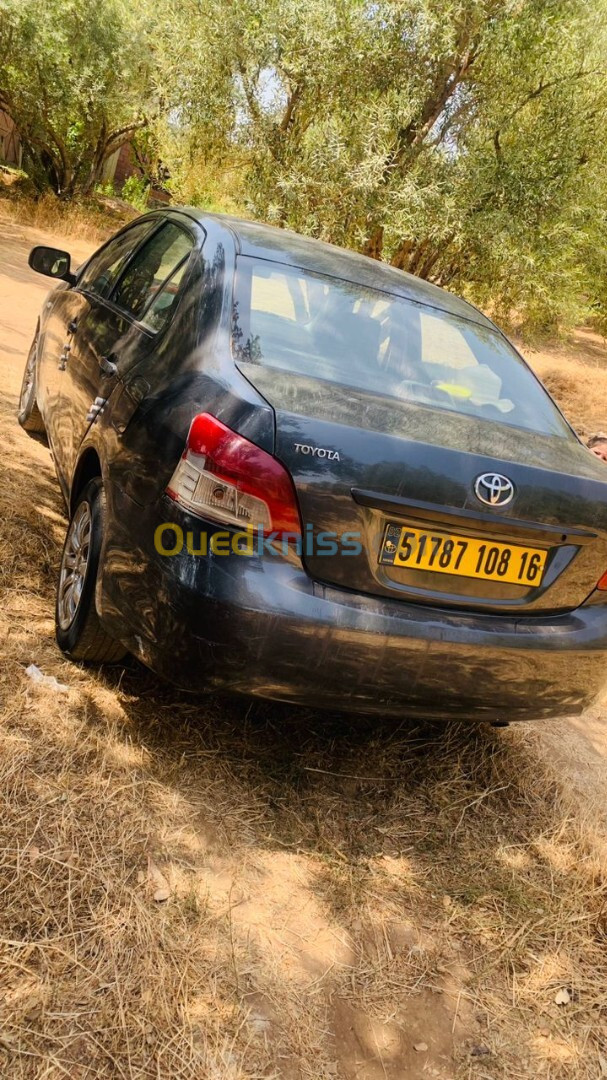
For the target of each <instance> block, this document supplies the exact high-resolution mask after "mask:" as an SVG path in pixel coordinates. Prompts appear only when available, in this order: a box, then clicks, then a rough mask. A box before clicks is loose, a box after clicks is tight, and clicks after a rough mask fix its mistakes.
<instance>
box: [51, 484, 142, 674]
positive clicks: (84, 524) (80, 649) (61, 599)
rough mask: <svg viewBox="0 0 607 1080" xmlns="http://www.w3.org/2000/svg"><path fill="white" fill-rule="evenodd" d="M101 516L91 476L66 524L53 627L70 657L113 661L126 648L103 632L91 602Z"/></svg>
mask: <svg viewBox="0 0 607 1080" xmlns="http://www.w3.org/2000/svg"><path fill="white" fill-rule="evenodd" d="M104 520H105V495H104V491H103V482H102V480H101V479H99V478H96V479H94V480H91V481H89V483H88V484H87V485H86V487H85V488H84V491H83V492H82V494H81V495H80V498H79V499H78V502H77V503H76V506H75V508H74V513H73V514H72V519H71V521H70V524H69V528H68V530H67V536H66V538H65V544H64V546H63V554H62V555H61V568H60V570H59V583H58V585H57V605H56V609H55V627H56V636H57V644H58V645H59V648H60V649H62V651H63V652H64V653H67V655H68V656H70V657H71V658H72V659H73V660H88V661H90V662H96V663H115V662H116V661H118V660H122V658H123V657H124V656H126V649H125V648H124V646H123V645H121V644H120V642H119V641H116V640H115V639H114V638H111V637H110V636H109V634H107V633H106V632H105V630H104V629H103V627H102V626H101V623H100V621H99V616H98V615H97V609H96V607H95V585H96V582H97V572H98V569H99V556H100V554H101V545H102V541H103V528H104Z"/></svg>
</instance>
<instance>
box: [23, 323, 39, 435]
mask: <svg viewBox="0 0 607 1080" xmlns="http://www.w3.org/2000/svg"><path fill="white" fill-rule="evenodd" d="M37 354H38V335H37V334H36V337H35V338H34V340H33V342H32V347H31V349H30V351H29V354H28V357H27V361H26V364H25V371H24V372H23V382H22V383H21V394H20V396H19V412H18V414H17V419H18V420H19V423H20V424H21V427H22V428H23V429H24V430H25V431H28V432H29V433H30V434H31V435H44V433H45V427H44V420H43V419H42V416H41V413H40V409H39V408H38V405H37V404H36V357H37Z"/></svg>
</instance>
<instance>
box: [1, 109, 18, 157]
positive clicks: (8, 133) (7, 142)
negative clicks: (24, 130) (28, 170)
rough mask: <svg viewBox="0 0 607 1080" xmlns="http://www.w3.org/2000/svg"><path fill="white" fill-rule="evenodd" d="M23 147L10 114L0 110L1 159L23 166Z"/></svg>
mask: <svg viewBox="0 0 607 1080" xmlns="http://www.w3.org/2000/svg"><path fill="white" fill-rule="evenodd" d="M22 158H23V148H22V146H21V139H20V138H19V133H18V131H17V128H16V127H15V125H14V124H13V121H12V120H11V118H10V116H7V114H6V113H5V112H2V110H0V161H1V162H3V163H4V164H5V165H14V166H16V167H17V168H21V160H22Z"/></svg>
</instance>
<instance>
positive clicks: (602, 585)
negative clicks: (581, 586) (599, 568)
mask: <svg viewBox="0 0 607 1080" xmlns="http://www.w3.org/2000/svg"><path fill="white" fill-rule="evenodd" d="M597 589H603V590H604V589H607V570H606V571H605V573H604V574H603V576H602V578H600V580H599V582H598V584H597Z"/></svg>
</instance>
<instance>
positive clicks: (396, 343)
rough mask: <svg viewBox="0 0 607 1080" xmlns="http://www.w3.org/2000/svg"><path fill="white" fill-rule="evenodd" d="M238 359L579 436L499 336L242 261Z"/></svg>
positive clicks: (419, 308)
mask: <svg viewBox="0 0 607 1080" xmlns="http://www.w3.org/2000/svg"><path fill="white" fill-rule="evenodd" d="M232 347H233V352H234V357H235V359H237V360H238V361H241V362H245V363H250V364H258V365H262V366H263V367H268V368H275V369H277V370H278V371H285V372H290V373H292V374H297V375H307V376H310V377H312V378H316V379H324V380H326V381H329V382H335V383H339V384H340V385H344V386H352V387H356V388H357V389H359V390H368V391H370V392H372V393H374V394H383V395H386V396H389V397H394V398H399V399H400V400H402V401H408V402H414V403H416V404H419V405H429V406H432V407H433V408H442V409H450V410H455V411H456V412H460V413H466V414H467V415H470V416H476V417H481V418H483V419H490V418H493V419H495V420H499V421H501V422H502V423H506V424H512V425H514V426H516V427H522V428H528V429H529V430H532V431H540V432H544V433H546V434H555V435H568V434H570V430H569V428H568V427H567V425H566V423H565V422H564V420H563V418H562V416H561V415H560V413H559V412H558V410H557V409H556V407H555V406H554V404H553V403H552V401H551V399H550V398H549V396H548V394H547V393H546V392H545V391H544V390H543V388H542V386H541V385H540V383H538V381H537V380H536V379H535V377H534V376H533V375H532V373H531V372H530V371H529V370H528V368H527V367H526V366H525V364H524V363H523V361H522V360H521V359H520V357H519V356H517V354H516V353H515V352H514V350H513V349H512V348H511V347H510V346H509V345H508V343H507V342H506V341H505V340H504V338H502V337H501V336H500V335H499V334H498V333H496V332H494V331H493V330H491V329H490V328H489V327H484V326H479V325H477V324H475V323H471V322H468V321H467V320H466V319H460V318H458V317H457V316H454V315H450V314H448V313H447V312H444V311H439V310H438V309H436V308H432V307H425V306H423V305H421V304H417V303H414V302H413V301H410V300H404V299H402V298H401V297H397V296H393V295H391V294H389V293H384V292H379V291H376V290H375V289H369V288H366V287H365V286H363V285H357V284H353V283H352V282H349V281H342V280H340V279H338V278H333V277H325V276H324V275H322V274H314V273H310V272H309V271H307V270H301V269H299V268H298V267H294V266H285V265H284V264H282V263H273V262H269V261H265V260H263V259H257V258H249V257H248V256H240V257H239V259H238V265H237V274H236V290H235V296H234V313H233V337H232Z"/></svg>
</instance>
